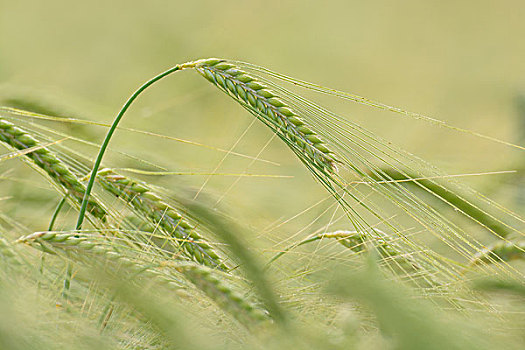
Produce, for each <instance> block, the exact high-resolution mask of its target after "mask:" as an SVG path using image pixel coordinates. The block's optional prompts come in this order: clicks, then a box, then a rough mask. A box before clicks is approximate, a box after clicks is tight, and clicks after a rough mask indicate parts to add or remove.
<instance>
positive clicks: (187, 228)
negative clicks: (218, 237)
mask: <svg viewBox="0 0 525 350" xmlns="http://www.w3.org/2000/svg"><path fill="white" fill-rule="evenodd" d="M97 176H98V180H99V182H100V184H101V185H102V186H103V187H104V188H105V189H106V190H107V191H109V192H111V193H112V194H114V195H115V196H117V197H120V198H121V199H123V200H124V201H125V202H126V203H127V204H128V205H130V206H131V207H133V208H134V209H135V210H136V211H138V212H140V213H142V215H143V216H144V217H145V218H146V219H147V220H148V221H149V222H150V223H151V224H152V225H153V226H154V227H158V228H159V229H160V231H161V232H163V233H164V234H166V235H167V236H168V237H175V238H176V240H177V241H178V244H179V246H180V247H181V248H182V249H183V252H184V253H185V254H186V256H188V257H189V258H191V259H193V260H195V261H197V262H198V263H200V264H203V265H206V266H209V267H213V268H219V269H221V270H223V271H226V270H227V267H226V266H225V265H224V263H223V262H222V261H221V259H220V257H219V256H218V255H217V253H216V252H215V251H214V250H213V248H212V247H211V246H210V245H209V244H208V243H207V242H206V240H205V239H204V238H203V237H201V235H200V234H199V233H198V232H197V229H196V228H195V227H194V226H193V225H191V224H190V223H189V222H188V221H187V220H185V219H184V218H183V215H182V214H181V213H180V212H179V211H178V210H177V209H176V208H174V207H173V206H172V205H170V204H169V203H167V202H166V201H164V200H162V198H161V197H160V196H159V195H157V194H156V193H155V191H153V189H152V188H151V187H150V186H148V184H146V183H144V182H139V181H135V180H132V179H130V178H127V177H125V176H123V175H120V174H116V173H115V172H114V171H112V170H111V169H102V170H101V171H99V172H98V174H97ZM170 242H172V240H170Z"/></svg>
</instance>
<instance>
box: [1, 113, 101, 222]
mask: <svg viewBox="0 0 525 350" xmlns="http://www.w3.org/2000/svg"><path fill="white" fill-rule="evenodd" d="M0 141H2V142H4V143H6V144H8V145H9V146H11V147H13V148H15V149H18V150H25V149H28V148H32V147H35V146H38V145H39V142H38V141H37V140H36V139H35V138H34V137H33V136H31V135H30V134H29V133H28V132H26V131H25V130H23V129H21V128H19V127H17V126H15V125H14V124H13V123H11V122H8V121H7V120H4V119H0ZM25 156H26V157H27V158H29V159H31V160H32V161H33V163H34V164H36V166H38V167H39V168H40V169H42V170H44V171H45V173H47V175H49V177H51V179H52V180H53V181H54V182H55V183H56V184H58V185H59V186H60V187H61V188H63V189H64V190H65V192H66V193H69V194H70V195H71V197H73V198H75V200H76V201H77V202H78V203H81V202H82V199H83V198H84V193H85V191H86V189H85V187H84V185H83V184H82V183H81V182H80V181H79V180H78V178H77V177H76V176H75V174H73V173H72V172H71V170H70V169H69V168H68V166H67V165H66V164H64V163H63V162H62V161H60V159H58V157H57V156H56V155H55V154H54V153H53V152H51V151H50V150H49V149H47V148H45V147H42V148H38V149H36V150H34V151H33V152H30V153H27V154H26V155H25ZM88 212H89V213H91V215H93V216H94V217H96V218H98V219H99V220H101V221H103V222H105V221H106V216H107V212H106V210H105V209H104V208H103V206H102V205H101V204H100V203H98V202H97V201H96V200H95V199H94V198H93V197H91V198H90V199H89V202H88Z"/></svg>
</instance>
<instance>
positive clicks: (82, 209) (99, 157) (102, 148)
mask: <svg viewBox="0 0 525 350" xmlns="http://www.w3.org/2000/svg"><path fill="white" fill-rule="evenodd" d="M182 68H183V67H182V66H181V65H176V66H175V67H172V68H170V69H168V70H167V71H165V72H163V73H161V74H159V75H157V76H156V77H154V78H152V79H150V80H148V81H147V82H146V83H144V84H143V85H142V86H141V87H139V88H138V89H137V90H136V91H135V92H134V93H133V95H131V96H130V97H129V99H128V100H127V101H126V103H125V104H124V106H122V109H121V110H120V112H119V113H118V114H117V117H116V118H115V120H114V121H113V124H112V125H111V128H110V129H109V130H108V133H107V134H106V138H105V139H104V142H103V143H102V146H100V150H99V151H98V155H97V159H96V160H95V164H94V165H93V169H92V170H91V176H90V178H89V182H88V184H87V187H86V192H85V193H84V198H83V199H82V205H81V206H80V212H79V214H78V220H77V226H76V230H80V229H81V228H82V223H83V222H84V216H85V214H86V209H87V204H88V200H89V196H90V194H91V190H92V189H93V185H94V183H95V177H96V175H97V172H98V169H99V168H100V163H102V157H103V156H104V153H105V152H106V149H107V148H108V144H109V141H110V140H111V137H112V136H113V133H114V132H115V130H116V129H117V126H118V124H119V122H120V120H121V119H122V117H123V116H124V113H126V111H127V110H128V108H129V106H131V104H132V103H133V101H135V99H136V98H137V97H138V96H139V95H140V94H141V93H142V92H143V91H144V90H146V89H147V88H148V87H149V86H151V85H152V84H153V83H155V82H157V81H159V80H160V79H162V78H164V77H165V76H167V75H170V74H171V73H174V72H176V71H178V70H181V69H182Z"/></svg>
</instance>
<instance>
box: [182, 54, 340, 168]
mask: <svg viewBox="0 0 525 350" xmlns="http://www.w3.org/2000/svg"><path fill="white" fill-rule="evenodd" d="M189 67H193V68H195V69H196V70H197V71H198V72H199V73H200V74H201V75H202V76H203V77H205V78H206V79H207V80H209V81H210V82H211V83H213V84H214V85H216V86H217V87H219V88H220V89H221V90H223V91H225V92H226V93H227V94H228V95H230V96H231V97H233V98H234V99H235V100H236V101H238V102H239V103H240V104H241V105H242V106H244V107H245V108H246V109H248V110H249V111H250V112H252V113H253V114H255V115H256V116H258V117H259V118H260V119H262V121H263V122H265V124H267V125H268V126H270V127H271V128H272V129H273V130H274V131H275V132H276V133H277V134H278V135H279V136H280V137H281V138H282V139H284V140H285V141H286V143H287V144H288V145H289V146H290V147H292V148H293V149H294V151H295V152H300V153H301V154H302V155H303V156H304V157H306V158H307V159H308V160H309V161H311V162H313V164H315V166H316V167H318V168H320V169H323V170H325V171H328V172H335V170H336V167H335V163H336V162H337V160H336V158H335V155H334V154H333V152H332V151H331V150H330V149H329V148H327V147H326V145H325V144H324V142H323V141H322V140H321V139H320V138H319V136H318V135H316V134H315V132H314V131H313V130H312V129H311V128H310V127H309V126H308V125H307V123H306V121H305V120H303V119H302V118H301V116H300V115H298V114H297V113H296V112H295V111H294V109H293V108H291V106H288V105H287V104H286V103H285V102H284V101H283V100H282V99H280V98H279V96H278V94H277V93H276V92H274V91H272V89H271V88H270V87H269V86H266V84H265V83H264V82H263V81H261V80H260V79H257V78H255V77H253V76H250V75H248V74H247V73H246V72H244V71H243V70H241V69H240V68H239V67H236V66H235V65H234V64H233V63H230V62H227V61H226V60H222V59H216V58H209V59H204V60H199V61H196V62H193V63H191V64H189Z"/></svg>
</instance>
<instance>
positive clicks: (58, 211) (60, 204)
mask: <svg viewBox="0 0 525 350" xmlns="http://www.w3.org/2000/svg"><path fill="white" fill-rule="evenodd" d="M67 197H69V193H67V194H66V195H65V196H64V197H62V199H61V200H60V202H58V204H57V207H56V209H55V212H54V213H53V216H52V217H51V221H50V222H49V227H48V228H47V230H48V231H53V228H54V226H55V221H56V220H57V218H58V214H59V213H60V211H61V210H62V207H63V206H64V204H65V203H66V200H67Z"/></svg>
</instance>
